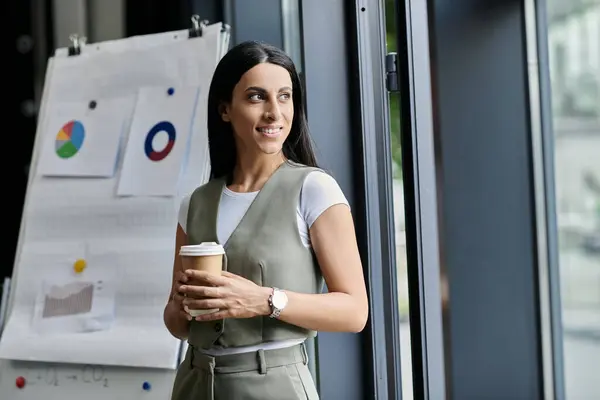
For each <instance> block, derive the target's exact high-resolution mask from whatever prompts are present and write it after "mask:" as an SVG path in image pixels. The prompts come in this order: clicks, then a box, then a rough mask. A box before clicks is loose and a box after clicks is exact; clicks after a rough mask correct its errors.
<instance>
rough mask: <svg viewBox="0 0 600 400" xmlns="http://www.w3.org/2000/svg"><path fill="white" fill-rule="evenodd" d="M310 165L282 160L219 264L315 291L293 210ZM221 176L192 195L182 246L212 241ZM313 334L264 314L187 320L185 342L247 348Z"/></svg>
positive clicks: (265, 282) (312, 262) (317, 277)
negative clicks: (186, 240)
mask: <svg viewBox="0 0 600 400" xmlns="http://www.w3.org/2000/svg"><path fill="white" fill-rule="evenodd" d="M315 170H316V169H315V168H309V167H305V166H300V165H298V164H295V163H292V162H286V163H283V164H282V165H281V167H279V168H278V169H277V170H276V171H275V173H274V174H273V175H272V176H271V177H270V178H269V180H268V181H267V182H266V183H265V185H264V186H263V188H262V190H261V191H260V192H259V193H258V194H257V196H256V198H255V199H254V201H253V202H252V204H251V205H250V207H249V208H248V211H247V212H246V214H245V215H244V217H243V218H242V220H241V221H240V223H239V225H238V226H237V228H236V229H235V230H234V231H233V233H232V234H231V236H230V238H229V239H228V240H227V242H226V243H221V244H222V245H223V247H224V248H225V257H224V263H223V268H224V269H225V270H227V271H229V272H232V273H234V274H237V275H241V276H243V277H245V278H247V279H249V280H251V281H253V282H255V283H256V284H258V285H260V286H265V287H277V288H280V289H286V290H290V291H294V292H300V293H320V292H321V290H322V288H323V278H322V276H321V271H320V268H319V266H318V265H317V262H316V259H315V257H314V254H313V252H312V251H311V249H308V248H306V247H305V246H304V244H303V243H302V240H301V238H300V234H299V232H298V222H297V208H298V201H299V199H300V191H301V189H302V185H303V183H304V179H305V178H306V176H307V175H308V174H309V173H310V172H312V171H315ZM225 184H226V183H225V180H224V179H213V180H211V181H209V182H208V183H206V184H205V185H203V186H200V187H199V188H197V189H196V190H195V191H194V193H192V196H191V199H190V206H189V211H188V218H187V239H188V244H198V243H201V242H218V239H217V214H218V207H219V203H220V199H221V193H222V191H223V187H224V185H225ZM315 335H316V332H314V331H309V330H306V329H303V328H299V327H297V326H294V325H290V324H288V323H285V322H282V321H280V320H278V319H274V318H270V317H268V316H266V317H254V318H244V319H236V318H228V319H225V320H219V321H211V322H198V321H192V322H191V325H190V334H189V337H188V342H189V344H190V345H192V346H194V347H197V348H204V349H208V348H211V347H214V346H219V347H238V346H250V345H254V344H259V343H262V342H268V341H274V340H285V339H301V338H307V337H313V336H315Z"/></svg>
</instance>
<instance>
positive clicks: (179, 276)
mask: <svg viewBox="0 0 600 400" xmlns="http://www.w3.org/2000/svg"><path fill="white" fill-rule="evenodd" d="M175 280H176V281H177V282H183V283H185V282H187V281H188V276H187V275H186V274H185V273H184V272H182V271H179V272H177V276H176V278H175Z"/></svg>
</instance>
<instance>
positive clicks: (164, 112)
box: [118, 87, 200, 196]
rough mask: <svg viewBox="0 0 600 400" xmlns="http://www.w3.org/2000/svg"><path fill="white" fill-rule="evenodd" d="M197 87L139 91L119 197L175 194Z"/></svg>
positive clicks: (154, 88) (193, 113)
mask: <svg viewBox="0 0 600 400" xmlns="http://www.w3.org/2000/svg"><path fill="white" fill-rule="evenodd" d="M199 92H200V91H199V90H198V87H153V88H150V87H148V88H142V89H140V91H139V92H138V96H137V103H136V106H135V111H134V114H133V121H132V123H131V129H130V132H129V141H128V143H127V148H126V150H125V158H124V160H123V169H122V171H121V176H120V179H119V188H118V194H119V195H120V196H175V195H176V194H177V191H178V188H179V181H180V178H181V173H182V168H183V167H184V165H185V160H186V158H187V154H188V150H189V145H190V142H189V138H190V134H191V130H192V129H193V127H194V119H195V114H196V109H197V101H198V95H199Z"/></svg>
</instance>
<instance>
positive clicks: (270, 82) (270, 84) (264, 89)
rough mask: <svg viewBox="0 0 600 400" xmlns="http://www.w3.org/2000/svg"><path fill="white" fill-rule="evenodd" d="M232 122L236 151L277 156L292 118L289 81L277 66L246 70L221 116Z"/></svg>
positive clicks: (283, 69)
mask: <svg viewBox="0 0 600 400" xmlns="http://www.w3.org/2000/svg"><path fill="white" fill-rule="evenodd" d="M221 117H222V118H223V120H224V121H226V122H229V123H231V125H232V127H233V132H234V135H235V138H236V143H237V147H238V151H242V152H245V153H263V154H277V153H279V152H280V151H281V149H282V147H283V143H284V142H285V140H286V139H287V137H288V135H289V133H290V129H291V127H292V120H293V118H294V103H293V101H292V80H291V78H290V74H289V72H288V71H287V70H286V69H285V68H283V67H280V66H278V65H275V64H269V63H261V64H258V65H256V66H255V67H253V68H251V69H249V70H248V71H247V72H246V73H245V74H244V75H242V78H241V79H240V81H239V82H238V83H237V85H236V86H235V88H234V89H233V93H232V97H231V103H229V104H225V105H224V107H223V110H222V113H221Z"/></svg>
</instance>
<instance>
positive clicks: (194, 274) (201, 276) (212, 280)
mask: <svg viewBox="0 0 600 400" xmlns="http://www.w3.org/2000/svg"><path fill="white" fill-rule="evenodd" d="M185 274H186V275H187V277H188V279H194V280H197V281H199V282H202V283H205V284H207V285H211V286H225V284H226V283H227V278H225V277H223V276H221V275H215V274H211V273H209V272H206V271H196V270H194V269H188V270H186V271H185Z"/></svg>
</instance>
